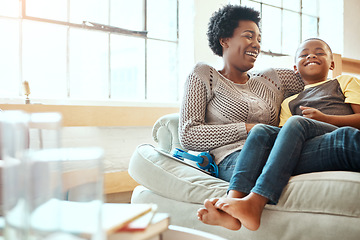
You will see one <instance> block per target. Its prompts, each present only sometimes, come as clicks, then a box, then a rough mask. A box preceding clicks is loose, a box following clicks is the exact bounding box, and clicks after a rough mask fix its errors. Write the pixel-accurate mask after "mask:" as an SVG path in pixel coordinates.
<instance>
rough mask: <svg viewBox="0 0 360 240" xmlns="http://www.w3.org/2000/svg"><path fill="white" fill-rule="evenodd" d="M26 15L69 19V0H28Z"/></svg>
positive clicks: (60, 19)
mask: <svg viewBox="0 0 360 240" xmlns="http://www.w3.org/2000/svg"><path fill="white" fill-rule="evenodd" d="M26 15H27V16H32V17H39V18H47V19H53V20H59V21H67V1H64V0H51V1H49V0H26Z"/></svg>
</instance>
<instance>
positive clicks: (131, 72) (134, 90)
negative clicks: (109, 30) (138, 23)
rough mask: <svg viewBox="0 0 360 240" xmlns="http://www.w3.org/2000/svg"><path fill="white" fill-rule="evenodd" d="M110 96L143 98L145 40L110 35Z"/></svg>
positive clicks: (116, 97) (133, 98)
mask: <svg viewBox="0 0 360 240" xmlns="http://www.w3.org/2000/svg"><path fill="white" fill-rule="evenodd" d="M110 46H111V60H110V61H111V98H112V99H121V100H144V99H145V40H144V39H141V38H133V37H126V36H121V35H111V45H110Z"/></svg>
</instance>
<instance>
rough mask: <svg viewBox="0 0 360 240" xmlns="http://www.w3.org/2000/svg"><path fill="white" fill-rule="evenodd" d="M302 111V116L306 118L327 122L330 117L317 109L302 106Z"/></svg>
mask: <svg viewBox="0 0 360 240" xmlns="http://www.w3.org/2000/svg"><path fill="white" fill-rule="evenodd" d="M300 109H301V110H302V115H303V116H304V117H306V118H311V119H314V120H318V121H322V122H327V121H326V118H327V116H328V115H326V114H324V113H322V112H320V111H319V110H317V109H316V108H311V107H304V106H300Z"/></svg>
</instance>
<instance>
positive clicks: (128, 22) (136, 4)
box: [110, 0, 145, 31]
mask: <svg viewBox="0 0 360 240" xmlns="http://www.w3.org/2000/svg"><path fill="white" fill-rule="evenodd" d="M110 6H111V7H110V25H111V26H115V27H120V28H125V29H131V30H137V31H142V30H145V27H144V0H132V1H128V0H111V3H110Z"/></svg>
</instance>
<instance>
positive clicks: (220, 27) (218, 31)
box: [207, 4, 260, 57]
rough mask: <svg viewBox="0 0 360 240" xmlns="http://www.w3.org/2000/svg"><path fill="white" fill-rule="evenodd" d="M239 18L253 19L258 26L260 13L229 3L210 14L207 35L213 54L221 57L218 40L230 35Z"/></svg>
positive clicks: (221, 51) (220, 47)
mask: <svg viewBox="0 0 360 240" xmlns="http://www.w3.org/2000/svg"><path fill="white" fill-rule="evenodd" d="M240 20H250V21H253V22H255V23H256V25H257V26H258V27H259V22H260V13H259V12H258V11H256V10H254V9H253V8H249V7H244V6H238V5H231V4H229V5H226V6H224V7H223V8H220V9H219V10H218V11H217V12H215V13H214V14H213V15H212V16H211V18H210V22H209V25H208V31H207V37H208V41H209V47H210V48H211V50H212V51H213V52H214V54H216V55H218V56H220V57H222V55H223V50H222V46H221V45H220V41H219V40H220V39H221V38H230V37H232V36H233V34H234V31H235V29H236V28H237V27H238V25H239V21H240Z"/></svg>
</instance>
